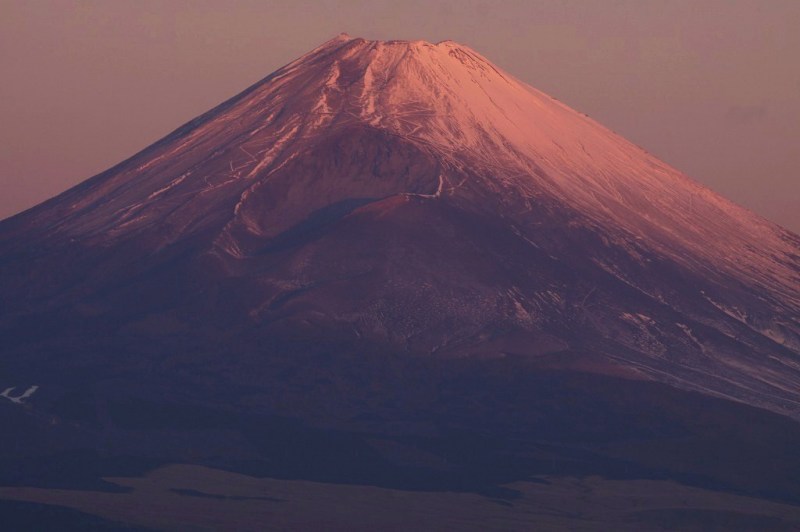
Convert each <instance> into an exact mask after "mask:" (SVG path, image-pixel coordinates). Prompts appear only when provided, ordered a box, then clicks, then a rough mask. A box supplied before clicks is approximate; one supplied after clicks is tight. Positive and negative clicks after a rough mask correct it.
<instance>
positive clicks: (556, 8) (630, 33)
mask: <svg viewBox="0 0 800 532" xmlns="http://www.w3.org/2000/svg"><path fill="white" fill-rule="evenodd" d="M342 31H345V32H347V33H349V34H351V35H353V36H359V37H365V38H372V39H425V40H428V41H434V42H436V41H440V40H444V39H453V40H455V41H458V42H461V43H464V44H467V45H469V46H471V47H472V48H474V49H476V50H477V51H479V52H481V53H482V54H483V55H484V56H486V57H487V58H489V59H490V60H492V61H494V62H495V63H496V64H498V65H499V66H501V67H503V68H505V69H506V70H508V71H509V72H511V73H512V74H514V75H516V76H517V77H518V78H521V79H522V80H524V81H526V82H528V83H530V84H531V85H533V86H535V87H537V88H539V89H541V90H544V91H545V92H547V93H549V94H551V95H552V96H555V97H557V98H559V99H560V100H562V101H565V102H566V103H567V104H569V105H571V106H572V107H574V108H576V109H578V110H580V111H583V112H585V113H587V114H589V115H590V116H592V117H593V118H595V119H597V120H599V121H600V122H602V123H603V124H605V125H606V126H608V127H610V128H611V129H613V130H615V131H617V132H618V133H621V134H622V135H623V136H625V137H627V138H628V139H630V140H632V141H633V142H636V143H637V144H639V145H641V146H643V147H644V148H646V149H647V150H649V151H650V152H652V153H654V154H655V155H657V156H659V157H660V158H662V159H664V160H665V161H667V162H668V163H670V164H672V165H673V166H675V167H677V168H679V169H680V170H683V171H684V172H686V173H688V174H689V175H691V176H692V177H694V178H695V179H697V180H698V181H700V182H702V183H705V184H707V185H709V186H710V187H711V188H713V189H715V190H717V191H718V192H720V193H722V194H723V195H725V196H727V197H729V198H731V199H733V200H735V201H737V202H738V203H740V204H742V205H745V206H747V207H749V208H751V209H753V210H755V211H757V212H759V213H761V214H762V215H764V216H766V217H767V218H770V219H772V220H774V221H777V222H779V223H781V224H783V225H784V226H786V227H789V228H791V229H793V230H794V231H797V232H800V0H787V1H781V0H758V1H752V2H745V1H734V0H728V1H710V0H693V1H679V0H672V1H666V0H663V1H657V2H656V1H647V0H632V1H623V0H594V1H592V0H585V1H552V0H548V1H540V2H536V1H533V0H521V1H497V0H495V1H489V0H483V1H469V0H453V1H438V2H437V1H433V0H428V1H419V2H416V1H398V0H388V1H377V2H368V1H358V0H352V1H344V0H339V1H318V2H302V1H298V0H287V1H232V0H224V1H222V0H220V1H202V0H195V1H185V2H184V1H178V0H170V1H163V2H147V1H142V0H139V1H135V2H134V1H122V0H120V1H102V2H71V1H55V0H54V1H49V2H46V1H35V0H0V120H1V122H0V218H2V217H5V216H9V215H11V214H13V213H15V212H17V211H20V210H22V209H24V208H27V207H29V206H31V205H33V204H35V203H38V202H39V201H42V200H44V199H46V198H48V197H50V196H52V195H54V194H56V193H58V192H60V191H62V190H64V189H66V188H68V187H69V186H72V185H74V184H76V183H78V182H80V181H82V180H83V179H85V178H88V177H90V176H91V175H94V174H95V173H98V172H100V171H102V170H104V169H106V168H107V167H109V166H111V165H113V164H114V163H116V162H119V161H120V160H122V159H124V158H126V157H128V156H130V155H132V154H133V153H134V152H136V151H138V150H139V149H141V148H143V147H145V146H146V145H148V144H150V143H152V142H153V141H155V140H157V139H158V138H160V137H161V136H163V135H165V134H166V133H168V132H170V131H172V130H173V129H175V128H177V127H178V126H179V125H181V124H182V123H184V122H186V121H188V120H190V119H191V118H193V117H194V116H196V115H198V114H200V113H202V112H204V111H206V110H207V109H209V108H210V107H212V106H214V105H215V104H217V103H219V102H220V101H222V100H224V99H227V98H228V97H230V96H232V95H234V94H235V93H237V92H239V91H240V90H242V89H244V88H245V87H246V86H248V85H249V84H251V83H252V82H254V81H256V80H258V79H260V78H262V77H264V76H265V75H266V74H268V73H269V72H271V71H273V70H275V69H276V68H278V67H280V66H281V65H283V64H285V63H287V62H289V61H290V60H292V59H294V58H295V57H297V56H299V55H301V54H303V53H304V52H306V51H308V50H309V49H311V48H313V47H314V46H316V45H318V44H320V43H321V42H323V41H325V40H327V39H329V38H331V37H333V36H334V35H336V34H337V33H339V32H342Z"/></svg>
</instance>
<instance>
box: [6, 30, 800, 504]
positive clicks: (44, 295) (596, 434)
mask: <svg viewBox="0 0 800 532" xmlns="http://www.w3.org/2000/svg"><path fill="white" fill-rule="evenodd" d="M0 337H2V338H3V347H2V350H0V388H2V389H5V388H9V387H19V388H18V389H19V390H23V389H25V387H27V386H29V385H30V384H31V383H34V382H35V383H36V385H37V386H38V388H37V391H36V394H35V395H32V396H31V397H29V398H27V399H26V401H25V402H24V403H21V404H14V403H11V402H8V401H6V402H4V403H7V404H2V405H0V408H1V409H0V421H2V420H5V421H4V423H9V424H10V423H14V424H15V426H18V427H21V429H20V439H19V440H18V441H17V442H15V443H13V444H10V443H8V442H6V443H3V444H0V448H2V446H6V447H8V446H9V445H10V447H8V448H3V453H2V454H3V456H5V457H7V458H3V459H2V460H0V462H2V463H0V472H2V474H0V483H2V484H6V485H33V484H36V485H42V486H53V485H59V486H62V485H69V486H73V487H74V486H77V485H81V486H85V485H94V484H92V483H93V482H99V481H98V480H97V479H98V478H100V477H101V476H108V475H109V474H122V473H124V474H129V473H130V474H140V473H141V472H143V471H145V470H148V469H152V468H153V467H156V466H159V465H163V464H169V463H175V462H184V463H192V464H202V465H205V466H211V467H219V468H222V469H227V470H234V471H239V472H243V473H247V474H253V475H258V476H277V477H280V478H295V479H311V480H321V481H325V482H331V483H350V484H352V483H355V484H369V485H378V486H387V487H391V488H397V489H432V490H444V489H446V490H456V491H458V490H462V491H476V492H479V493H488V492H489V491H491V490H496V489H499V488H497V487H498V486H501V485H505V484H506V483H508V482H511V481H519V480H523V479H530V478H531V477H532V476H536V475H541V474H547V475H577V476H583V475H600V476H602V477H604V478H616V479H623V480H625V479H628V480H631V479H643V478H646V479H672V480H675V481H677V482H680V483H682V484H683V485H691V486H700V487H703V488H704V489H714V490H721V491H723V492H726V493H729V492H730V493H732V492H736V493H746V494H748V495H750V496H753V497H763V498H769V499H773V500H781V501H784V502H786V501H789V502H790V503H791V504H797V503H798V502H800V485H799V484H798V483H797V481H796V479H797V478H798V476H797V475H798V474H800V454H798V453H797V451H796V449H797V444H800V426H798V424H797V421H798V420H800V236H798V235H796V234H794V233H792V232H790V231H788V230H786V229H783V228H781V227H779V226H777V225H775V224H773V223H771V222H769V221H767V220H765V219H763V218H761V217H759V216H757V215H756V214H754V213H752V212H749V211H748V210H746V209H744V208H742V207H739V206H738V205H735V204H734V203H732V202H730V201H728V200H726V199H724V198H722V197H720V196H719V195H717V194H716V193H714V192H713V191H711V190H709V189H707V188H705V187H703V186H701V185H699V184H698V183H696V182H694V181H693V180H691V179H690V178H689V177H687V176H685V175H683V174H682V173H681V172H679V171H677V170H675V169H674V168H671V167H670V166H668V165H667V164H665V163H663V162H661V161H659V160H658V159H657V158H655V157H654V156H652V155H650V154H649V153H648V152H647V151H645V150H644V149H642V148H640V147H638V146H636V145H634V144H632V143H631V142H629V141H627V140H625V139H624V138H622V137H620V136H619V135H617V134H615V133H614V132H612V131H610V130H609V129H607V128H605V127H603V126H602V125H600V124H598V123H597V122H595V121H594V120H592V119H591V118H589V117H588V116H586V115H584V114H581V113H579V112H576V111H574V110H572V109H570V108H569V107H567V106H566V105H564V104H562V103H560V102H559V101H557V100H556V99H554V98H552V97H550V96H548V95H546V94H544V93H542V92H540V91H538V90H536V89H534V88H532V87H530V86H528V85H526V84H525V83H523V82H521V81H519V80H517V79H516V78H514V77H513V76H512V75H510V74H508V73H506V72H504V71H502V70H501V69H499V68H497V67H496V66H494V65H492V63H490V62H489V61H488V60H487V59H485V58H484V57H483V56H481V55H480V54H478V53H477V52H475V51H473V50H471V49H470V48H468V47H466V46H463V45H460V44H457V43H454V42H452V41H443V42H440V43H437V44H431V43H428V42H422V41H369V40H364V39H360V38H352V37H350V36H348V35H345V34H342V35H340V36H338V37H336V38H334V39H332V40H330V41H328V42H326V43H325V44H323V45H321V46H320V47H318V48H316V49H314V50H312V51H311V52H309V53H307V54H306V55H304V56H302V57H300V58H299V59H297V60H295V61H294V62H292V63H290V64H288V65H286V66H284V67H283V68H280V69H279V70H277V71H275V72H274V73H272V74H270V75H269V76H267V77H266V78H264V79H263V80H261V81H259V82H258V83H256V84H254V85H253V86H251V87H249V88H248V89H246V90H245V91H244V92H242V93H240V94H239V95H237V96H235V97H233V98H231V99H230V100H228V101H226V102H224V103H222V104H221V105H219V106H218V107H216V108H214V109H212V110H210V111H209V112H207V113H205V114H203V115H201V116H200V117H198V118H196V119H194V120H192V121H191V122H189V123H187V124H185V125H183V126H182V127H180V128H179V129H177V130H176V131H174V132H173V133H171V134H170V135H168V136H166V137H165V138H163V139H161V140H160V141H158V142H156V143H155V144H153V145H152V146H150V147H148V148H146V149H145V150H143V151H141V152H140V153H138V154H136V155H134V156H133V157H131V158H130V159H127V160H125V161H123V162H121V163H120V164H118V165H116V166H114V167H113V168H111V169H109V170H107V171H105V172H103V173H101V174H99V175H97V176H94V177H92V178H91V179H88V180H87V181H85V182H83V183H81V184H79V185H78V186H76V187H74V188H72V189H70V190H68V191H66V192H64V193H63V194H61V195H59V196H57V197H54V198H52V199H50V200H49V201H46V202H44V203H42V204H41V205H38V206H36V207H34V208H32V209H30V210H28V211H26V212H23V213H21V214H18V215H16V216H14V217H12V218H9V219H7V220H4V221H2V222H0ZM22 441H24V442H25V444H24V445H21V444H20V443H19V442H22ZM23 448H24V451H23V450H22V449H23ZM276 455H280V456H281V457H282V458H281V459H275V456H276ZM76 456H80V458H79V459H77V458H75V457H76ZM67 457H72V458H69V460H68V458H67ZM70 460H72V462H70V463H80V464H81V466H80V467H77V466H76V468H74V469H70V468H68V467H66V466H63V464H64V463H66V461H70ZM75 460H77V461H78V462H75ZM37 463H39V464H41V463H47V464H51V465H50V466H48V468H41V467H37V465H36V464H37ZM52 464H61V465H58V466H57V467H56V466H53V465H52ZM45 469H46V470H45ZM56 470H58V471H59V473H58V474H56V473H54V471H56Z"/></svg>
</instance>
